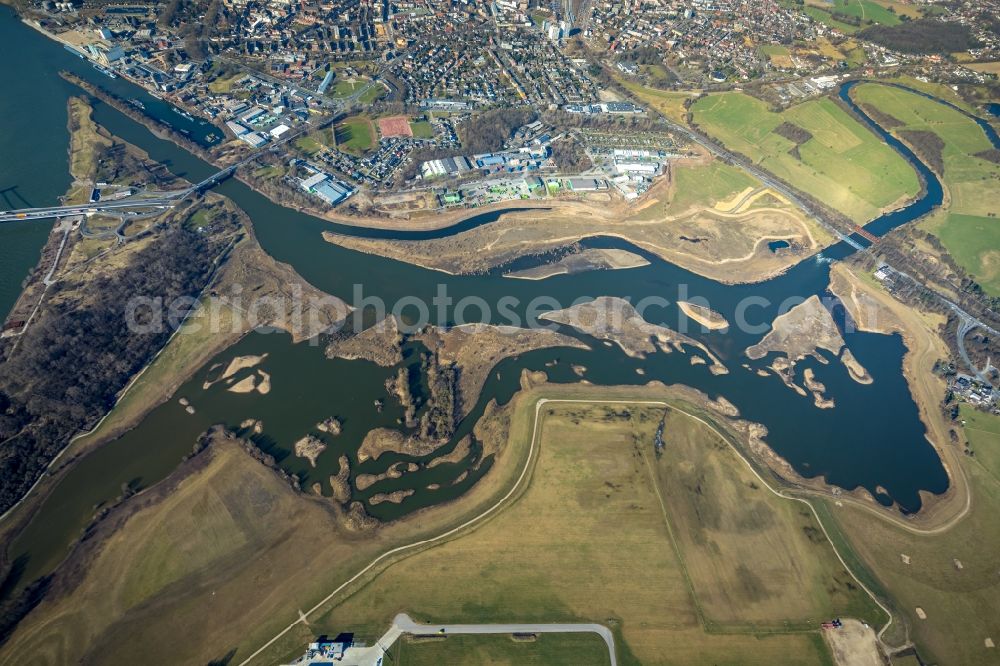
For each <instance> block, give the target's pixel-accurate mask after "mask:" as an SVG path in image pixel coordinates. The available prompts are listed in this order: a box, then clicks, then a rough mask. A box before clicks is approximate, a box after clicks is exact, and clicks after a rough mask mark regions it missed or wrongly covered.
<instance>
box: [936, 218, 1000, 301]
mask: <svg viewBox="0 0 1000 666" xmlns="http://www.w3.org/2000/svg"><path fill="white" fill-rule="evenodd" d="M937 235H938V237H939V238H940V239H941V242H942V243H944V246H945V248H947V250H948V253H949V254H950V255H951V256H952V257H953V258H954V259H955V261H957V262H958V263H959V265H960V266H962V267H963V268H965V269H966V270H968V271H969V272H970V273H972V275H974V276H975V277H976V280H977V281H978V282H979V284H980V286H982V288H983V289H985V290H986V291H987V292H988V293H990V294H1000V220H998V219H997V218H995V217H977V216H974V215H960V214H958V213H952V214H950V215H948V218H947V222H946V223H945V224H943V225H941V226H940V227H939V228H938V229H937Z"/></svg>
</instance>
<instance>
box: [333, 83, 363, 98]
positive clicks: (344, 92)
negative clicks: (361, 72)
mask: <svg viewBox="0 0 1000 666" xmlns="http://www.w3.org/2000/svg"><path fill="white" fill-rule="evenodd" d="M366 85H368V81H366V80H365V79H343V80H340V81H336V82H335V83H334V84H333V96H334V97H336V98H337V99H341V98H344V97H350V96H351V95H353V94H354V93H356V92H357V91H359V90H361V89H362V88H364V87H365V86H366Z"/></svg>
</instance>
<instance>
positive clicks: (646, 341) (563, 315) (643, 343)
mask: <svg viewBox="0 0 1000 666" xmlns="http://www.w3.org/2000/svg"><path fill="white" fill-rule="evenodd" d="M540 319H547V320H549V321H554V322H556V323H559V324H564V325H566V326H572V327H573V328H575V329H577V330H580V331H583V332H584V333H587V334H588V335H593V336H594V337H597V338H601V339H602V340H607V341H609V342H614V343H615V344H617V345H618V346H619V347H621V349H622V351H624V352H625V353H626V354H628V355H629V356H633V357H637V358H643V357H645V355H646V354H651V353H655V352H656V351H662V352H664V353H668V354H669V353H670V352H672V351H675V350H676V351H679V352H682V353H683V352H685V349H684V347H685V346H687V347H694V348H696V349H699V350H701V351H702V352H704V354H705V355H706V356H708V360H709V362H710V363H711V365H709V368H708V369H709V370H710V371H711V373H712V374H713V375H724V374H726V373H728V372H729V370H728V369H727V368H726V366H725V365H723V364H722V361H720V360H719V359H718V357H716V356H715V354H713V353H712V352H711V350H710V349H709V348H708V347H706V346H705V345H703V344H702V343H700V342H698V341H697V340H694V339H692V338H689V337H688V336H686V335H684V334H683V333H678V332H677V331H675V330H673V329H671V328H667V327H666V326H658V325H656V324H650V323H649V322H647V321H646V320H645V319H643V318H642V317H641V316H640V315H639V313H638V312H637V311H636V309H635V308H634V307H633V306H632V304H631V303H629V302H628V301H626V300H624V299H621V298H617V297H612V296H601V297H600V298H596V299H594V300H593V301H590V302H589V303H581V304H580V305H574V306H573V307H571V308H567V309H565V310H555V311H553V312H546V313H545V314H543V315H541V317H540Z"/></svg>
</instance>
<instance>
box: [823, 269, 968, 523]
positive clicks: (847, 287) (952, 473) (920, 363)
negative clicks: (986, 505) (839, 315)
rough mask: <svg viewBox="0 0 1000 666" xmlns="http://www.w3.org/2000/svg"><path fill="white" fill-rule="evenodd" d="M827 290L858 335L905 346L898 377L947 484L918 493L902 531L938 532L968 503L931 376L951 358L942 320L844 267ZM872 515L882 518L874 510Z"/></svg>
mask: <svg viewBox="0 0 1000 666" xmlns="http://www.w3.org/2000/svg"><path fill="white" fill-rule="evenodd" d="M830 291H831V292H832V293H833V294H834V295H835V296H836V297H837V298H838V299H840V301H841V302H842V303H843V304H844V307H845V308H847V311H848V313H849V314H850V315H851V318H852V319H853V320H854V322H855V323H856V325H857V326H858V329H859V330H862V331H871V332H874V333H881V334H886V335H887V334H893V333H896V334H899V335H901V336H902V337H903V341H904V343H905V345H906V354H905V355H904V356H903V375H904V376H905V377H906V383H907V385H908V386H909V387H910V391H911V392H912V394H913V398H914V401H915V402H916V404H917V407H918V408H919V410H920V420H921V421H922V422H923V424H924V426H925V427H926V428H927V440H928V441H929V442H930V443H931V445H933V446H934V450H935V451H937V452H938V455H939V456H940V458H941V462H942V464H943V465H944V467H945V470H946V471H947V472H948V478H949V481H950V483H949V486H948V490H947V491H946V492H945V493H944V494H942V495H931V494H929V493H922V494H921V499H922V501H923V508H922V509H921V510H920V511H919V512H918V513H916V514H915V515H911V516H909V517H908V520H907V522H906V523H905V524H904V527H905V528H906V529H908V530H916V531H919V532H921V533H928V532H929V533H935V532H940V531H943V530H945V529H947V528H948V526H950V525H953V524H954V523H955V522H957V521H958V520H960V519H961V518H962V517H963V516H965V514H966V513H968V511H969V506H970V503H971V499H970V491H969V486H968V481H967V479H966V478H965V473H964V471H963V467H962V461H961V456H962V454H961V451H960V450H959V447H958V446H957V444H956V443H955V440H954V438H953V433H952V427H951V426H950V425H949V424H948V423H947V421H946V420H945V418H944V415H943V414H942V412H941V401H942V400H943V398H944V393H945V390H946V385H945V382H944V380H943V379H942V378H941V377H940V376H939V375H937V374H936V373H935V372H934V366H935V364H936V363H937V361H939V360H942V359H947V358H949V356H950V354H949V351H948V347H947V345H946V344H945V343H944V341H943V340H942V339H941V337H940V335H938V334H937V332H936V329H938V328H939V327H940V326H941V325H943V324H944V322H945V320H944V317H942V316H941V315H936V314H932V313H921V312H917V311H915V310H914V309H912V308H910V307H908V306H906V305H904V304H903V303H900V302H899V301H897V300H896V299H895V298H893V297H892V296H891V295H890V294H888V293H886V292H885V291H884V290H882V289H881V288H878V287H877V286H875V284H873V283H872V282H871V279H866V278H864V277H862V276H861V275H860V274H859V273H858V272H857V271H856V270H855V269H853V268H852V267H850V266H848V265H847V264H843V263H840V264H835V265H834V266H833V268H832V269H831V282H830ZM872 508H874V507H872ZM876 512H877V513H879V514H884V512H883V511H880V510H878V509H876ZM893 522H897V521H893Z"/></svg>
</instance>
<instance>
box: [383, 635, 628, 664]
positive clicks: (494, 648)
mask: <svg viewBox="0 0 1000 666" xmlns="http://www.w3.org/2000/svg"><path fill="white" fill-rule="evenodd" d="M390 653H391V654H392V655H393V656H395V660H394V661H393V662H391V663H394V664H395V665H396V666H424V665H426V666H438V665H439V664H465V665H466V666H487V665H489V666H496V665H498V664H523V665H524V666H543V665H544V666H591V665H592V666H601V665H603V664H608V663H610V659H609V658H608V648H607V647H606V646H605V645H604V641H603V640H602V639H601V637H600V636H598V635H597V634H542V635H540V636H538V638H537V639H536V640H534V641H514V640H512V639H511V638H510V636H449V637H447V638H443V639H440V640H433V641H425V642H416V641H412V640H402V641H400V642H399V643H397V644H396V645H395V646H394V647H393V649H392V650H390Z"/></svg>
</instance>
